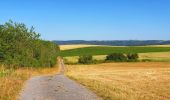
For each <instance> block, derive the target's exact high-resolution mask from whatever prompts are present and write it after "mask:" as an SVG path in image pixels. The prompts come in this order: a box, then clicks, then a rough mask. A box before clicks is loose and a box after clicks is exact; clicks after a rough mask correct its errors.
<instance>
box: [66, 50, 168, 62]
mask: <svg viewBox="0 0 170 100" xmlns="http://www.w3.org/2000/svg"><path fill="white" fill-rule="evenodd" d="M106 56H107V55H95V56H93V59H94V60H102V61H104V60H105V59H106ZM64 59H65V62H66V63H70V64H76V63H78V59H79V56H72V57H64ZM145 60H146V61H151V62H155V61H156V62H170V52H150V53H139V61H145Z"/></svg>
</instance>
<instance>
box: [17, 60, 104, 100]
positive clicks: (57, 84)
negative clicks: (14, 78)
mask: <svg viewBox="0 0 170 100" xmlns="http://www.w3.org/2000/svg"><path fill="white" fill-rule="evenodd" d="M59 62H60V66H61V70H60V73H59V74H58V75H55V76H39V77H33V78H32V79H30V80H29V81H28V82H27V84H26V86H25V88H24V90H23V91H22V92H21V96H20V98H19V100H102V99H101V98H100V97H98V96H96V95H95V94H94V93H93V92H91V91H89V90H87V89H86V88H85V87H84V86H82V85H80V84H78V83H76V82H74V81H72V80H70V79H69V78H67V77H66V76H64V70H65V67H64V63H63V60H60V61H59Z"/></svg>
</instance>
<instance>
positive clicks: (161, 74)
mask: <svg viewBox="0 0 170 100" xmlns="http://www.w3.org/2000/svg"><path fill="white" fill-rule="evenodd" d="M66 75H67V76H68V77H70V78H71V79H74V80H76V81H77V82H79V83H81V84H83V85H84V86H86V87H87V88H89V89H91V90H93V91H94V92H95V93H97V94H98V95H99V96H101V97H102V98H103V99H104V100H168V99H169V98H170V96H169V93H170V91H169V90H170V84H169V81H170V63H169V62H132V63H128V62H124V63H122V62H121V63H104V64H96V65H67V73H66Z"/></svg>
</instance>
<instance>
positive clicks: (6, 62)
mask: <svg viewBox="0 0 170 100" xmlns="http://www.w3.org/2000/svg"><path fill="white" fill-rule="evenodd" d="M58 54H59V46H58V45H56V44H55V43H53V42H50V41H45V40H42V39H40V34H39V33H37V32H35V31H34V28H33V27H31V28H30V29H29V28H27V27H26V25H25V24H23V23H16V22H13V21H11V20H10V21H9V22H6V23H5V24H3V25H0V100H18V96H19V92H20V91H21V89H22V88H23V86H24V83H25V81H26V80H28V79H29V78H31V77H33V76H37V75H51V74H56V73H57V70H58V67H57V63H56V62H57V56H58Z"/></svg>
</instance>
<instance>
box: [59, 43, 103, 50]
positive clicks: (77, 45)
mask: <svg viewBox="0 0 170 100" xmlns="http://www.w3.org/2000/svg"><path fill="white" fill-rule="evenodd" d="M94 46H100V45H88V44H73V45H60V49H61V50H69V49H76V48H84V47H94Z"/></svg>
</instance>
